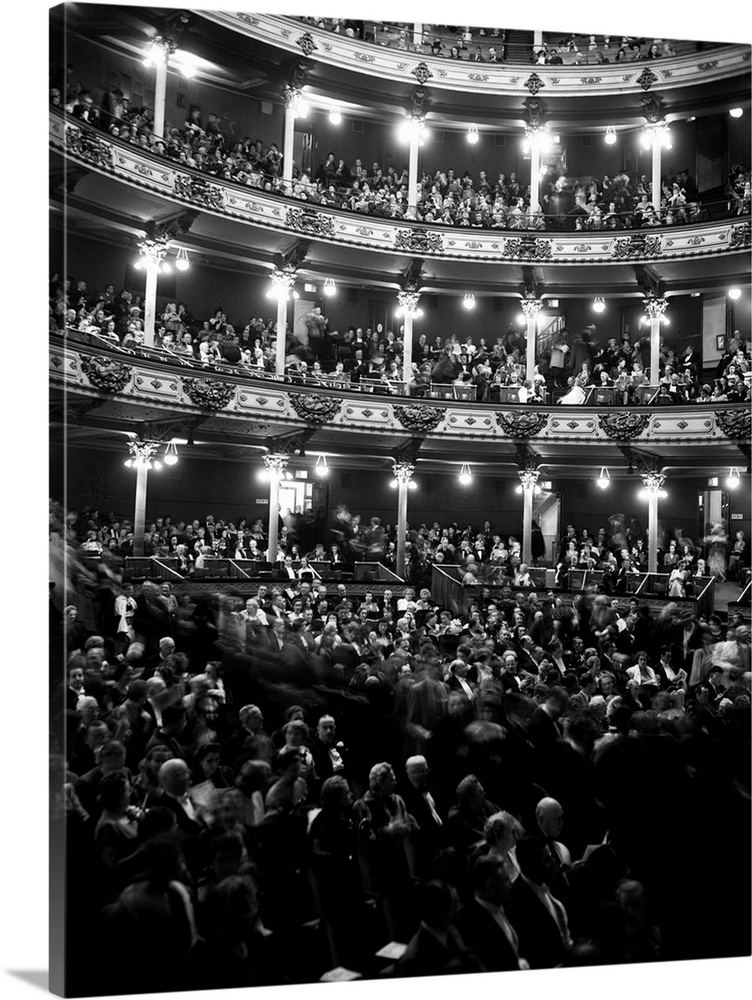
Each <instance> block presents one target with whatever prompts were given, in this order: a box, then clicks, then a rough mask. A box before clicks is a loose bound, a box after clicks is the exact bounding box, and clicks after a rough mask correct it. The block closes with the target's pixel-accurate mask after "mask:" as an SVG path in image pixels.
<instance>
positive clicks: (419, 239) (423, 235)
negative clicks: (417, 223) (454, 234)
mask: <svg viewBox="0 0 752 1000" xmlns="http://www.w3.org/2000/svg"><path fill="white" fill-rule="evenodd" d="M394 249H395V250H405V251H407V252H408V253H441V251H442V250H443V249H444V240H443V237H442V234H441V233H432V232H431V231H430V230H428V229H398V230H397V232H396V234H395V237H394Z"/></svg>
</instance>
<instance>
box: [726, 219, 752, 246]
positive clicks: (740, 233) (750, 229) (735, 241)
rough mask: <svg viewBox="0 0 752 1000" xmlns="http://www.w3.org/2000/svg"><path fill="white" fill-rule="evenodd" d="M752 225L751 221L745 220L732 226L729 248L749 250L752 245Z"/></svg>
mask: <svg viewBox="0 0 752 1000" xmlns="http://www.w3.org/2000/svg"><path fill="white" fill-rule="evenodd" d="M751 234H752V226H750V223H749V222H743V223H741V225H738V226H732V227H731V235H730V236H729V249H730V250H749V248H750V245H752V239H751Z"/></svg>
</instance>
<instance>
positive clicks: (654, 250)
mask: <svg viewBox="0 0 752 1000" xmlns="http://www.w3.org/2000/svg"><path fill="white" fill-rule="evenodd" d="M662 249H663V248H662V246H661V238H660V236H644V235H642V234H641V233H636V234H635V235H634V236H627V237H626V238H625V239H620V240H614V244H613V246H612V248H611V256H612V257H614V258H616V259H617V260H631V259H633V258H635V257H657V256H658V255H659V254H660V253H661V252H662Z"/></svg>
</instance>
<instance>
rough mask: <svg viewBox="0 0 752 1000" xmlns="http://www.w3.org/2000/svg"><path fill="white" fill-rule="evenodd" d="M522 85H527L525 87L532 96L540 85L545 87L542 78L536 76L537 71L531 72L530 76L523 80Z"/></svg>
mask: <svg viewBox="0 0 752 1000" xmlns="http://www.w3.org/2000/svg"><path fill="white" fill-rule="evenodd" d="M522 86H523V87H527V89H528V90H529V91H530V93H531V94H532V95H533V97H535V95H536V94H537V93H538V91H539V90H540V89H541V87H545V86H546V85H545V83H544V82H543V80H541V78H540V77H539V76H538V74H537V73H531V74H530V76H529V77H528V78H527V80H525V82H524V83H523V84H522Z"/></svg>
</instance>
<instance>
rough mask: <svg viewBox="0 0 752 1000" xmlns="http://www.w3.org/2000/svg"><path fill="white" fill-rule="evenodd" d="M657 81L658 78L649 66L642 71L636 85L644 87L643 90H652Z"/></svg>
mask: <svg viewBox="0 0 752 1000" xmlns="http://www.w3.org/2000/svg"><path fill="white" fill-rule="evenodd" d="M657 80H658V77H657V76H656V75H655V73H654V72H653V71H652V69H650V67H649V66H646V67H645V69H644V70H643V71H642V73H640V75H639V76H638V77H637V79H636V80H635V83H639V85H640V86H641V87H642V89H643V90H650V88H651V87H652V86H653V84H654V83H655V82H656V81H657Z"/></svg>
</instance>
